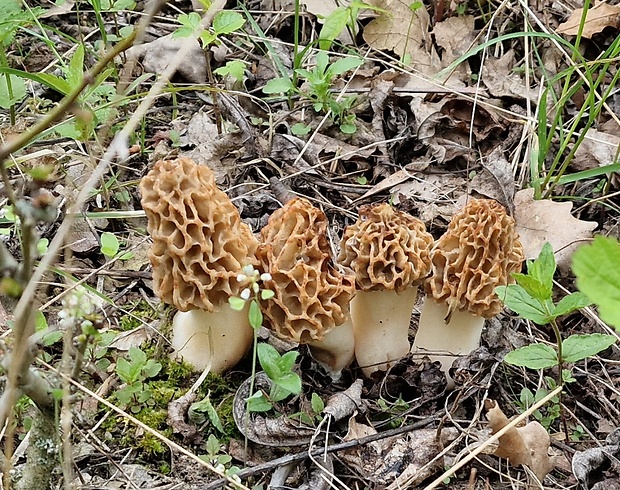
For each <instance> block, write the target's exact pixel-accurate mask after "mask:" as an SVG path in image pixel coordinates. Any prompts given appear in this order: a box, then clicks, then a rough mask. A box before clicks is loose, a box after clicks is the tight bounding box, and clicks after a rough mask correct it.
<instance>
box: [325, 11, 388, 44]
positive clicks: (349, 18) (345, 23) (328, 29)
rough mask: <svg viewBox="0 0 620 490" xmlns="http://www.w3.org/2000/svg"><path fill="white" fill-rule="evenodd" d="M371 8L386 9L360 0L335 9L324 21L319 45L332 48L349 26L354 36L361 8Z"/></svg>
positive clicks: (356, 31)
mask: <svg viewBox="0 0 620 490" xmlns="http://www.w3.org/2000/svg"><path fill="white" fill-rule="evenodd" d="M365 9H370V10H374V11H375V12H385V10H383V9H381V8H379V7H376V6H374V5H369V4H367V3H364V2H360V1H359V0H353V1H352V2H351V3H349V4H348V5H347V6H346V7H338V8H336V9H334V10H333V11H332V12H331V13H330V14H329V15H328V16H327V17H325V21H324V22H323V27H322V28H321V32H320V33H319V47H320V48H321V49H330V48H331V46H332V43H333V42H334V41H335V40H336V38H337V37H338V36H339V35H340V33H341V32H342V31H343V30H344V29H345V28H346V27H348V28H349V29H350V31H351V34H352V36H353V37H355V36H356V35H357V33H358V29H357V18H358V16H359V13H360V11H361V10H365Z"/></svg>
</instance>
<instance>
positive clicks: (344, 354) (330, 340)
mask: <svg viewBox="0 0 620 490" xmlns="http://www.w3.org/2000/svg"><path fill="white" fill-rule="evenodd" d="M308 346H309V348H310V354H312V357H313V358H314V359H315V360H316V361H317V362H318V363H319V364H321V366H323V367H324V368H325V370H326V371H327V372H328V374H329V375H330V376H331V378H332V379H333V380H334V381H338V380H339V379H340V376H341V375H342V370H343V369H344V368H346V367H347V366H349V365H350V364H351V363H352V362H353V359H355V338H354V337H353V323H352V321H351V319H350V318H348V319H347V321H345V322H344V323H343V324H342V325H338V326H337V327H334V328H332V329H331V330H330V331H329V332H327V334H326V335H325V336H324V337H323V340H313V341H310V342H308Z"/></svg>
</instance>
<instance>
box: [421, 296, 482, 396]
mask: <svg viewBox="0 0 620 490" xmlns="http://www.w3.org/2000/svg"><path fill="white" fill-rule="evenodd" d="M447 315H448V305H447V304H446V303H437V302H436V301H434V300H433V299H432V298H431V297H426V298H425V301H424V304H423V305H422V311H421V314H420V323H419V325H418V332H417V333H416V335H415V340H414V342H413V346H412V347H411V352H412V353H413V354H414V355H416V356H418V357H419V358H420V359H421V358H422V357H423V356H428V357H429V358H430V360H431V361H439V362H441V370H442V371H443V372H444V373H446V378H447V379H448V385H449V387H453V386H454V383H453V381H452V378H451V377H450V375H449V374H448V370H449V369H450V367H451V366H452V363H453V362H454V360H455V359H456V358H457V357H459V356H465V355H467V354H469V353H470V352H471V351H473V350H474V349H477V348H478V347H479V346H480V336H481V335H482V327H483V326H484V318H483V317H481V316H475V315H472V314H471V313H469V312H468V311H460V310H455V311H453V312H452V314H451V315H450V318H449V322H448V323H446V317H447ZM416 360H417V359H416Z"/></svg>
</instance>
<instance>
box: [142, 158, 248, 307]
mask: <svg viewBox="0 0 620 490" xmlns="http://www.w3.org/2000/svg"><path fill="white" fill-rule="evenodd" d="M140 194H141V196H142V200H141V202H142V208H143V209H144V212H145V213H146V217H147V219H148V225H147V230H148V232H149V234H150V235H151V238H152V240H153V244H152V246H151V248H150V251H149V259H150V261H151V265H152V266H153V284H154V289H155V293H156V294H157V296H158V297H159V298H160V299H161V300H162V301H163V302H165V303H168V304H172V305H174V306H176V307H177V308H178V309H179V310H181V311H188V310H191V309H204V310H207V311H215V310H216V309H217V308H218V307H219V305H221V304H223V303H226V302H227V301H228V298H229V297H230V296H238V295H239V292H240V289H241V288H242V287H243V284H239V283H238V282H237V279H236V278H237V275H238V274H239V273H240V271H241V269H242V268H243V266H245V265H247V264H253V265H256V257H255V251H256V247H257V246H258V241H257V239H256V237H255V236H254V235H253V234H252V231H251V230H250V228H249V227H248V226H247V225H246V224H245V223H243V221H241V217H240V216H239V211H238V210H237V208H236V207H235V206H234V204H233V203H232V202H231V201H230V199H229V198H228V196H227V195H226V194H225V193H224V192H222V191H221V190H220V189H218V187H217V186H216V184H215V178H214V176H213V172H212V171H211V170H210V169H209V168H208V167H206V166H204V165H198V164H197V163H195V162H194V161H193V160H191V159H189V158H183V157H181V158H177V159H176V160H160V161H159V162H157V163H156V164H155V165H154V167H153V168H152V169H151V170H150V171H149V173H148V174H147V175H146V176H145V177H144V178H143V179H142V180H141V181H140Z"/></svg>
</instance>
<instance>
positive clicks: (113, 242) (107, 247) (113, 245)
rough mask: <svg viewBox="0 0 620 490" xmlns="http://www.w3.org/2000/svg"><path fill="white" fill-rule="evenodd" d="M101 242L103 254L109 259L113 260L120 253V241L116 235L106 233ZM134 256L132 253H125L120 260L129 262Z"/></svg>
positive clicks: (103, 234) (101, 237)
mask: <svg viewBox="0 0 620 490" xmlns="http://www.w3.org/2000/svg"><path fill="white" fill-rule="evenodd" d="M99 240H100V242H101V253H102V254H103V255H105V256H106V257H107V258H108V259H113V258H114V257H116V255H117V254H118V253H119V252H118V251H119V248H120V241H119V240H118V238H116V235H115V234H114V233H110V232H109V231H104V232H103V233H102V234H101V236H100V237H99ZM133 256H134V253H133V252H131V251H128V252H124V253H123V254H122V255H121V256H120V257H119V260H128V259H130V258H132V257H133Z"/></svg>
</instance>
